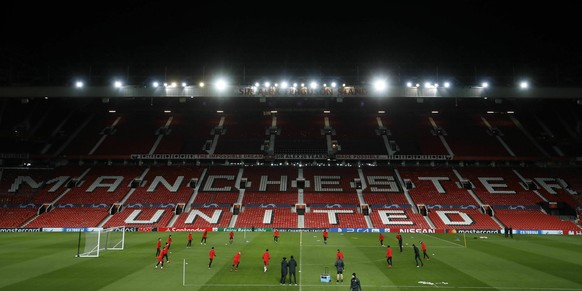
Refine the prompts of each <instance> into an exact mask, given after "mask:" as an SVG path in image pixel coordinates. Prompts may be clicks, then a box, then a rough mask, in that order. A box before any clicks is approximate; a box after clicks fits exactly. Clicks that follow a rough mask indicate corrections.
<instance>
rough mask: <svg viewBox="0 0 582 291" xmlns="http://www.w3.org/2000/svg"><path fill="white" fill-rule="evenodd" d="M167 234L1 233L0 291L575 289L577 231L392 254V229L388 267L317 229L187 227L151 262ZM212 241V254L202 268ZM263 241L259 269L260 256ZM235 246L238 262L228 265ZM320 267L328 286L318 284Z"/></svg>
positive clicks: (368, 249)
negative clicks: (99, 243) (284, 262)
mask: <svg viewBox="0 0 582 291" xmlns="http://www.w3.org/2000/svg"><path fill="white" fill-rule="evenodd" d="M168 234H170V233H127V236H126V244H125V250H123V251H106V252H102V254H101V256H100V257H99V258H76V257H75V255H76V253H77V240H78V234H77V233H1V234H0V258H2V259H1V262H2V264H0V290H83V291H89V290H270V289H271V288H285V289H297V290H347V289H348V285H349V280H350V275H351V273H353V272H356V273H357V274H358V277H359V278H360V280H361V282H362V287H363V289H364V290H383V289H384V290H385V289H388V290H426V289H427V288H428V289H441V290H447V289H449V290H453V289H454V290H559V291H565V290H582V275H581V274H582V273H581V272H580V271H581V270H582V240H581V237H579V236H550V235H544V236H533V235H532V236H528V235H516V236H515V237H514V238H513V239H510V238H504V237H503V235H484V236H486V237H487V238H486V239H481V238H479V237H480V236H482V235H466V237H465V236H463V235H460V234H403V237H404V240H403V241H404V251H403V252H402V253H400V252H399V250H398V245H397V241H396V239H395V234H391V233H386V234H385V236H386V238H385V241H384V243H385V244H389V245H391V246H392V248H393V251H394V256H393V264H394V266H393V268H392V269H388V264H387V263H386V259H385V251H386V249H385V248H384V247H381V246H380V244H379V241H378V234H370V233H330V238H329V240H328V244H323V240H322V237H321V233H319V232H315V233H313V232H305V233H286V232H282V233H281V237H280V239H279V243H275V242H274V241H273V237H272V233H260V232H253V233H248V232H247V233H236V234H235V240H234V243H233V244H232V245H231V244H228V233H227V232H215V233H209V235H208V242H207V244H206V245H200V238H201V234H200V233H195V234H194V241H193V244H192V248H186V242H187V241H186V239H187V233H171V234H172V238H173V239H174V243H173V245H172V247H171V249H170V251H171V253H170V254H169V258H170V263H169V264H165V268H164V270H160V269H154V265H155V264H156V259H155V257H154V255H155V243H156V240H157V238H158V237H161V238H162V240H163V241H164V242H165V240H166V238H167V236H168ZM421 240H423V241H425V242H426V244H427V247H428V252H429V255H430V256H431V259H430V260H429V261H427V260H424V267H420V268H417V267H416V264H415V261H414V255H413V250H412V247H411V246H412V244H413V243H415V244H417V246H419V247H420V244H419V242H420V241H421ZM211 246H214V247H215V250H216V252H217V257H216V259H215V260H214V263H213V267H212V269H208V251H209V250H210V247H211ZM267 248H268V249H269V251H270V253H271V262H270V266H269V270H268V271H267V272H266V273H265V272H263V262H262V258H261V255H262V253H263V252H264V251H265V249H267ZM338 248H339V249H341V251H342V252H343V253H344V254H345V265H346V270H345V272H344V282H343V284H336V283H335V274H336V272H335V268H334V267H333V264H334V262H335V254H336V252H337V249H338ZM238 251H240V252H241V253H242V256H241V263H240V268H239V271H238V272H231V271H230V267H231V264H232V258H233V255H234V254H235V253H236V252H238ZM291 255H293V256H294V257H295V259H296V260H297V262H298V263H299V266H298V268H299V270H300V272H298V273H297V283H298V286H285V287H282V286H280V285H279V279H280V262H281V259H282V257H283V256H285V257H287V258H289V257H290V256H291ZM421 255H422V254H421ZM184 260H185V262H187V264H186V265H184ZM184 266H185V267H186V268H185V270H184ZM326 267H327V268H328V269H329V273H330V275H331V279H332V282H331V283H322V282H320V275H321V273H323V272H324V270H325V268H326ZM287 283H288V279H287Z"/></svg>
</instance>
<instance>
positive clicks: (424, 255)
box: [420, 241, 430, 261]
mask: <svg viewBox="0 0 582 291" xmlns="http://www.w3.org/2000/svg"><path fill="white" fill-rule="evenodd" d="M420 247H421V248H422V253H423V258H425V259H427V260H429V261H430V257H429V256H428V254H427V253H426V244H425V243H424V241H421V242H420Z"/></svg>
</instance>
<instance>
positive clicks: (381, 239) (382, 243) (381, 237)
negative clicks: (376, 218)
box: [379, 233, 384, 246]
mask: <svg viewBox="0 0 582 291" xmlns="http://www.w3.org/2000/svg"><path fill="white" fill-rule="evenodd" d="M379 239H380V245H381V246H384V235H383V234H382V233H380V238H379Z"/></svg>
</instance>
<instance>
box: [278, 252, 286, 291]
mask: <svg viewBox="0 0 582 291" xmlns="http://www.w3.org/2000/svg"><path fill="white" fill-rule="evenodd" d="M286 280H287V257H283V260H282V261H281V280H279V283H280V284H281V285H285V281H286Z"/></svg>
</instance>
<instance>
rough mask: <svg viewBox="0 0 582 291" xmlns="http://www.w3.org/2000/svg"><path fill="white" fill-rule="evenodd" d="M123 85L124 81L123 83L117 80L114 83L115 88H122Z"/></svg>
mask: <svg viewBox="0 0 582 291" xmlns="http://www.w3.org/2000/svg"><path fill="white" fill-rule="evenodd" d="M122 86H123V83H121V81H115V82H114V83H113V87H115V88H121V87H122Z"/></svg>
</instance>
